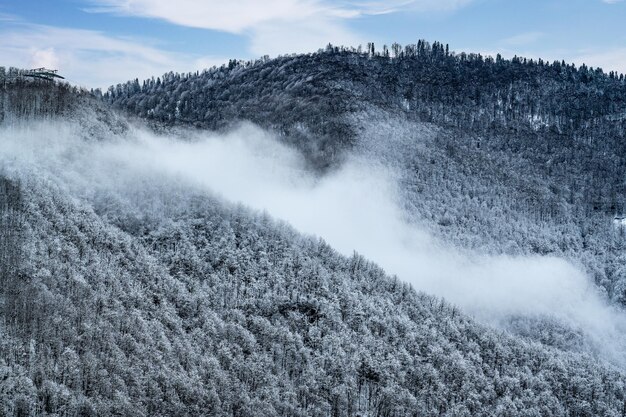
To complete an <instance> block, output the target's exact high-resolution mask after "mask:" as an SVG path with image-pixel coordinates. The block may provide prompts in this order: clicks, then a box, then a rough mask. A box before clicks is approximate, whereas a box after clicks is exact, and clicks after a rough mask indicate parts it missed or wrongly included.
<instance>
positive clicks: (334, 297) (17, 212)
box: [0, 41, 626, 417]
mask: <svg viewBox="0 0 626 417" xmlns="http://www.w3.org/2000/svg"><path fill="white" fill-rule="evenodd" d="M0 75H1V76H2V78H1V81H2V90H1V91H0V98H1V103H2V107H1V111H0V116H1V117H0V415H7V416H12V415H15V416H38V415H51V416H52V415H56V416H60V415H64V416H91V415H93V416H96V415H97V416H108V415H124V416H153V415H163V416H166V415H167V416H174V415H175V416H185V415H187V416H194V415H216V416H222V415H223V416H276V415H279V416H320V417H321V416H341V417H343V416H345V417H356V416H360V417H365V416H367V417H372V416H380V417H383V416H385V417H396V416H397V417H399V416H431V415H432V416H436V415H437V416H439V415H447V416H480V415H482V416H494V415H496V416H498V415H500V416H510V415H528V416H538V415H541V416H597V415H603V416H624V415H626V396H625V393H626V386H625V384H626V373H625V371H624V368H623V366H622V365H623V364H621V363H619V361H617V363H614V364H610V363H608V362H607V361H605V357H604V356H602V354H599V353H598V351H597V350H594V349H591V348H589V346H591V345H590V344H588V342H589V340H587V339H586V338H587V335H586V334H585V333H584V329H582V330H581V329H580V328H576V327H575V326H574V325H572V324H571V323H561V322H559V321H558V320H557V319H556V318H555V317H551V316H547V317H546V316H541V315H539V316H537V315H533V314H529V315H528V316H522V317H502V318H501V319H502V326H500V327H499V328H493V327H489V326H486V325H485V324H483V323H479V322H478V321H476V320H475V319H474V318H472V317H470V316H469V315H468V314H466V312H464V311H461V310H460V309H459V308H458V307H456V306H453V305H452V304H450V303H448V302H447V301H446V300H442V299H440V298H438V297H434V296H433V295H429V294H425V293H423V292H420V288H412V287H411V285H409V284H407V283H406V282H403V281H401V279H399V278H398V277H395V276H391V275H390V274H388V273H386V272H385V271H384V270H383V269H382V268H380V267H379V266H377V265H376V264H374V263H373V262H371V261H368V260H366V259H364V257H362V256H360V255H359V254H357V253H355V254H354V255H353V256H351V257H346V256H343V255H341V254H340V253H338V252H337V251H336V250H335V249H333V248H332V247H331V246H330V245H328V244H327V243H326V242H324V241H323V240H322V239H320V238H317V237H312V236H304V235H302V234H300V233H299V232H298V231H296V230H295V229H293V228H292V227H291V226H290V225H288V224H286V223H284V222H282V221H280V220H279V219H275V218H273V217H271V214H272V213H269V214H268V213H260V212H256V211H253V210H252V209H250V208H247V207H244V206H242V205H237V204H234V203H232V202H228V201H225V199H224V198H222V197H220V196H218V195H216V194H215V193H212V192H210V191H207V189H206V188H204V187H203V186H202V185H201V184H199V183H198V182H194V181H190V180H189V179H187V178H185V177H184V176H183V175H182V174H181V173H180V172H177V171H174V172H172V171H167V170H165V169H164V168H163V167H161V166H159V164H158V162H160V161H157V163H155V164H153V165H150V164H149V163H147V162H146V161H145V160H146V159H148V158H149V156H150V155H152V154H149V153H148V152H147V150H146V153H145V154H143V155H142V154H141V153H138V154H136V153H132V154H130V155H131V157H130V158H129V157H128V156H127V155H124V156H126V158H120V157H119V154H122V153H124V152H127V151H128V150H129V149H130V147H124V146H121V147H115V146H109V145H111V144H116V146H117V145H119V144H121V145H126V144H130V145H132V146H133V148H132V149H134V150H137V149H141V146H149V145H150V144H151V143H152V142H149V141H146V138H145V137H144V136H146V135H147V133H145V131H144V130H142V128H138V127H137V126H136V125H137V124H141V123H145V124H146V125H148V126H150V127H152V128H153V129H154V131H157V132H159V134H161V135H165V139H163V141H167V143H177V142H184V143H189V142H193V141H194V140H197V139H194V136H193V132H194V131H201V130H205V129H209V130H215V131H219V132H225V131H229V130H230V129H232V128H233V127H234V126H236V125H237V124H238V123H240V122H241V121H251V122H253V123H255V124H256V125H259V126H261V127H263V128H264V129H266V130H267V131H268V132H270V134H272V135H275V136H276V137H277V138H278V139H279V140H280V141H282V143H284V144H287V145H288V146H290V147H291V148H293V149H297V150H298V152H301V154H302V155H303V157H304V158H305V160H306V161H307V163H308V165H307V167H306V170H308V171H309V172H312V173H314V175H315V176H316V177H315V178H316V179H317V180H319V181H322V180H323V179H324V178H329V177H332V174H333V173H335V172H337V171H338V170H340V169H341V167H342V166H343V164H345V163H346V161H351V160H354V159H358V160H360V161H365V162H366V163H368V164H371V166H372V167H375V166H378V165H382V166H384V167H386V168H387V169H389V171H390V172H392V173H393V174H394V175H393V178H394V179H395V180H396V181H397V184H396V186H397V189H398V193H397V199H398V201H394V204H397V205H399V206H400V207H402V210H403V211H402V213H403V216H404V218H405V220H406V221H407V224H410V225H418V226H419V227H421V228H423V229H424V230H427V231H430V232H433V233H434V235H435V236H436V237H437V238H440V239H441V240H442V242H445V244H446V245H450V246H451V247H455V248H460V250H462V251H466V252H467V253H469V254H470V257H471V256H479V255H481V254H509V255H527V254H535V255H553V256H556V257H562V258H565V259H568V260H570V261H571V262H574V263H575V264H576V265H580V266H582V267H584V268H585V270H586V272H587V273H588V274H589V276H590V277H591V279H592V280H593V281H594V282H595V284H598V285H597V288H598V291H599V292H601V295H602V296H603V297H604V296H605V297H606V300H612V301H613V302H614V303H615V305H620V304H623V303H624V302H625V300H626V269H625V268H624V265H626V264H625V261H626V259H625V258H624V257H625V255H624V249H626V247H625V242H626V240H625V239H624V230H623V229H622V227H621V226H620V225H619V224H618V223H616V222H615V221H614V220H615V219H614V217H615V216H616V215H620V214H623V213H622V210H623V209H624V206H625V202H626V200H624V179H625V177H624V166H625V165H624V164H625V161H624V155H626V153H625V152H624V150H625V149H624V146H625V145H624V140H623V138H624V128H625V127H626V126H625V123H626V122H625V117H624V114H625V112H626V82H625V81H624V77H623V75H616V74H614V73H611V74H604V73H602V71H601V70H592V69H589V68H586V67H582V68H575V67H574V66H571V65H566V64H565V63H554V64H547V63H545V62H536V61H529V60H524V59H518V58H516V59H514V60H504V59H501V58H499V57H498V58H496V59H491V58H484V57H481V56H479V55H473V54H469V55H466V54H455V53H452V52H450V51H449V50H448V48H447V47H446V46H443V45H441V44H438V43H435V44H433V45H432V46H431V45H429V44H428V43H426V42H422V41H420V42H419V43H418V44H417V45H410V46H407V47H404V48H400V46H399V45H394V46H393V47H392V48H391V51H388V50H387V49H386V48H383V50H382V51H380V52H377V51H375V47H374V45H369V46H368V47H367V50H366V51H361V50H360V49H357V50H353V49H346V48H337V47H332V46H329V47H328V48H326V50H324V51H320V52H319V53H316V54H307V55H294V56H285V57H279V58H276V59H269V58H264V59H261V60H258V61H255V62H249V63H244V62H236V61H231V63H230V64H229V65H228V66H224V67H222V68H214V69H210V70H206V71H204V72H202V73H196V74H184V75H181V74H174V73H169V74H166V75H165V76H163V77H159V78H157V79H151V80H147V81H145V82H139V80H135V81H132V82H129V83H127V84H125V85H118V86H116V87H112V88H111V89H110V90H109V91H108V92H107V93H105V94H104V95H102V94H101V93H100V92H99V91H95V92H87V91H84V90H80V89H76V88H73V87H71V86H69V85H67V84H63V83H50V82H46V81H42V80H27V79H25V78H24V77H22V76H20V74H19V70H16V69H10V70H8V71H5V70H0ZM120 109H121V110H122V112H120V111H119V110H120ZM130 116H132V117H130ZM128 117H130V119H129V118H128ZM129 120H132V122H130V121H129ZM170 128H176V129H170ZM187 129H189V130H187ZM164 132H165V133H164ZM172 132H175V133H176V134H172ZM228 137H229V136H226V138H228ZM167 149H171V148H167ZM234 149H237V148H234ZM133 155H139V157H136V158H135V159H132V156H133ZM169 156H171V157H172V158H174V157H177V156H178V155H169ZM278 163H280V161H278ZM394 195H395V194H394ZM460 273H462V271H460ZM459 278H460V279H463V278H464V277H459ZM563 290H564V291H566V290H567V288H564V289H563ZM595 290H596V288H590V289H589V291H590V292H593V293H594V294H595ZM611 311H613V310H611ZM617 311H618V310H615V312H616V314H617ZM620 311H621V310H620ZM531 313H532V311H531ZM616 317H618V316H616ZM619 317H621V316H619ZM617 330H618V331H619V328H618V329H617ZM613 342H616V341H613ZM588 348H589V349H588ZM620 348H621V347H620ZM618 353H621V351H620V352H618Z"/></svg>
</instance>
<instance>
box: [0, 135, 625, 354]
mask: <svg viewBox="0 0 626 417" xmlns="http://www.w3.org/2000/svg"><path fill="white" fill-rule="evenodd" d="M0 163H1V164H2V165H3V166H5V167H13V168H15V167H18V168H19V167H30V168H36V169H38V170H41V171H42V172H47V173H49V174H50V175H52V176H55V177H56V178H60V179H61V180H63V181H65V182H66V183H67V186H68V187H69V188H72V187H78V186H80V187H93V188H94V190H97V188H98V187H102V186H103V184H105V185H106V187H115V186H116V183H118V182H119V181H120V180H123V181H134V180H136V179H137V178H149V177H150V176H151V175H152V174H153V173H155V172H158V173H159V174H167V175H169V176H173V177H176V178H179V179H183V180H184V181H186V182H189V183H190V184H193V185H194V186H199V187H204V188H206V190H207V191H210V192H212V193H216V194H219V195H220V196H222V197H223V198H224V199H226V200H229V201H232V202H241V203H243V204H245V205H247V206H250V207H252V208H255V209H258V210H265V211H267V212H268V213H269V214H271V215H272V216H274V217H276V218H280V219H283V220H285V221H287V222H289V223H290V224H292V225H293V226H294V227H295V228H296V229H298V230H300V231H302V232H304V233H307V234H314V235H317V236H320V237H322V238H323V239H324V240H326V241H327V242H328V243H329V244H330V245H331V246H333V247H334V248H336V249H337V250H339V251H340V252H342V253H343V254H345V255H351V254H352V253H353V251H355V250H356V251H357V252H359V253H360V254H362V255H364V256H365V257H366V258H368V259H371V260H373V261H375V262H377V263H378V264H379V265H381V266H382V267H383V268H384V269H385V270H386V271H388V272H389V273H392V274H396V275H398V277H399V278H401V279H402V280H405V281H407V282H410V283H411V284H412V285H413V286H414V287H415V288H416V289H417V290H422V291H425V292H427V293H431V294H435V295H438V296H442V297H445V298H446V299H447V300H449V301H450V302H452V303H454V304H456V305H458V306H460V307H462V308H463V309H464V311H466V312H467V313H469V314H471V315H473V316H474V317H476V318H477V319H479V320H481V321H483V322H485V323H489V324H492V325H503V323H506V322H507V320H508V319H509V318H510V317H520V316H521V317H530V318H535V317H549V318H551V319H554V320H558V321H559V322H561V323H565V324H567V325H568V326H571V327H572V328H574V329H575V330H580V331H581V332H582V333H583V334H584V335H586V336H587V337H588V339H589V341H590V342H591V343H592V345H593V346H594V348H595V349H597V351H599V352H600V353H601V354H602V355H603V356H604V357H605V358H607V359H610V360H612V361H617V362H620V363H622V364H626V350H625V349H626V348H625V346H626V343H625V342H626V325H625V324H626V315H625V314H624V313H623V312H621V311H619V310H618V309H616V308H614V307H612V306H609V305H607V304H606V303H605V301H604V300H603V299H602V298H601V297H600V296H599V295H598V293H597V292H596V290H595V288H594V286H593V285H592V284H591V281H590V279H589V277H587V276H586V275H585V274H584V273H583V272H582V271H581V270H579V269H578V268H576V267H575V266H574V265H572V264H570V263H568V262H566V261H564V260H562V259H557V258H554V257H539V256H537V257H509V256H483V255H479V254H475V253H466V252H463V251H461V250H458V249H455V248H451V247H446V246H445V245H443V244H442V243H441V242H440V241H438V240H437V239H436V238H434V237H433V236H431V235H429V234H428V233H427V232H425V231H424V230H420V229H419V228H417V227H416V226H415V225H412V224H407V223H406V222H405V221H404V220H403V219H404V216H403V213H402V210H401V209H400V208H399V207H400V205H399V204H398V201H399V200H398V199H399V198H400V197H399V193H398V190H397V188H396V180H395V174H394V172H392V171H390V170H388V169H386V168H385V167H383V166H380V165H378V164H375V163H373V162H371V161H368V160H365V159H356V158H355V159H352V160H348V161H347V162H346V163H345V165H344V166H343V167H341V168H340V169H339V170H338V171H336V172H333V173H331V174H328V175H326V176H324V177H317V176H315V175H313V174H311V173H310V172H308V171H306V170H305V169H304V168H303V167H304V166H305V164H304V163H303V160H302V158H301V156H300V155H299V154H297V153H296V152H295V151H293V150H291V149H289V148H287V147H285V146H283V145H281V144H280V143H278V142H277V141H276V140H275V139H274V138H273V137H272V136H271V135H270V134H268V133H266V132H263V131H262V130H260V129H258V128H256V127H253V126H249V125H246V126H242V127H241V128H239V129H237V130H235V131H233V132H231V133H230V134H227V135H215V134H210V133H197V132H190V133H189V134H188V135H186V137H185V138H184V140H181V139H180V138H178V139H177V138H171V137H164V136H157V135H155V134H152V133H150V132H147V131H141V130H137V131H134V132H132V133H131V134H130V135H129V137H128V138H112V140H111V141H107V142H106V143H104V142H89V141H85V140H83V139H81V138H80V137H79V134H78V132H77V131H76V129H75V128H74V127H73V126H72V125H69V124H60V123H57V124H49V123H48V124H47V123H42V124H37V125H33V126H30V127H13V128H4V129H2V130H1V131H0Z"/></svg>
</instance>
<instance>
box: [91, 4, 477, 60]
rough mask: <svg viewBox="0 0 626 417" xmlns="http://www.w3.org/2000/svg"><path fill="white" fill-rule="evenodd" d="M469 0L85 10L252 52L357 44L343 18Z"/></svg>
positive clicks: (137, 6) (437, 8)
mask: <svg viewBox="0 0 626 417" xmlns="http://www.w3.org/2000/svg"><path fill="white" fill-rule="evenodd" d="M471 1H472V0H410V1H407V0H391V1H386V2H382V1H349V0H339V1H330V0H265V1H263V2H260V1H258V0H233V1H223V0H207V1H195V0H178V1H176V2H172V1H171V0H91V2H90V3H91V5H92V7H90V8H87V9H86V10H87V11H90V12H98V13H113V14H118V15H123V16H134V17H143V18H152V19H159V20H164V21H167V22H170V23H173V24H176V25H180V26H187V27H194V28H202V29H209V30H216V31H223V32H229V33H235V34H241V35H245V36H248V37H249V39H250V49H251V52H252V53H254V54H256V55H264V54H270V55H275V54H277V53H287V52H302V51H312V50H316V49H317V48H320V47H323V46H324V45H325V44H327V43H328V42H331V43H334V44H340V43H344V44H351V45H354V44H357V43H361V42H365V41H366V40H367V37H366V36H363V35H361V34H359V33H357V32H355V31H353V30H351V29H350V28H349V26H348V25H347V21H348V20H350V19H355V18H358V17H362V16H367V15H379V14H388V13H394V12H398V11H413V12H419V11H422V12H426V11H428V12H432V11H452V10H455V9H458V8H460V7H463V6H465V5H467V4H468V3H470V2H471Z"/></svg>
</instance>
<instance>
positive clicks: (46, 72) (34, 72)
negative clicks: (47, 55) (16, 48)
mask: <svg viewBox="0 0 626 417" xmlns="http://www.w3.org/2000/svg"><path fill="white" fill-rule="evenodd" d="M58 72H59V71H58V70H55V69H48V68H34V69H31V70H26V71H24V72H22V74H21V75H22V77H29V78H39V79H41V80H46V81H54V80H55V79H60V80H64V79H65V77H62V76H60V75H59V74H58Z"/></svg>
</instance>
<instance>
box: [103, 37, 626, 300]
mask: <svg viewBox="0 0 626 417" xmlns="http://www.w3.org/2000/svg"><path fill="white" fill-rule="evenodd" d="M372 49H373V47H371V46H370V49H369V50H368V52H366V53H364V52H361V51H357V50H354V49H346V48H338V47H330V46H329V47H328V48H326V50H324V51H321V52H319V53H315V54H308V55H294V56H284V57H279V58H276V59H272V60H269V59H263V60H258V61H254V62H248V63H243V62H235V61H232V62H231V63H230V65H228V66H223V67H221V68H214V69H211V70H207V71H204V72H202V73H195V74H174V73H168V74H165V75H164V76H163V77H162V78H157V79H156V80H155V79H151V80H146V81H144V82H143V84H141V83H139V81H138V80H135V81H133V82H129V83H128V84H125V85H118V86H116V87H111V88H110V89H109V91H108V92H107V94H105V99H106V100H108V101H109V102H111V103H112V104H114V105H115V106H117V107H118V108H121V109H124V110H125V111H127V112H128V113H130V114H133V115H138V116H140V117H142V118H145V119H146V120H149V121H152V122H155V123H158V124H159V125H160V126H162V125H193V126H197V127H201V128H210V129H218V130H220V129H226V128H227V127H228V126H232V125H234V124H236V123H237V122H238V121H240V120H250V121H253V122H255V123H257V124H259V125H261V126H263V127H265V128H268V129H272V130H273V131H274V132H276V133H277V134H278V135H280V136H281V137H282V138H283V141H285V142H286V143H289V144H291V145H292V146H294V147H295V148H296V149H299V150H300V151H301V152H302V153H303V155H305V157H306V158H307V159H308V160H309V161H310V165H311V167H312V168H313V169H315V170H319V171H321V172H322V173H324V172H328V171H332V170H333V169H334V168H336V167H337V166H341V164H342V162H343V161H344V160H345V158H346V155H354V154H359V155H363V154H365V155H367V156H368V157H369V158H372V159H374V160H377V161H382V162H383V163H384V164H386V165H388V166H390V167H393V168H394V169H396V170H397V171H398V173H399V177H400V178H401V180H400V183H399V187H400V188H401V189H402V194H403V197H402V198H403V201H402V204H403V205H404V206H405V207H406V213H407V217H408V218H409V219H411V221H413V222H416V223H419V224H421V225H422V226H425V227H427V228H429V229H431V230H433V231H434V232H435V233H436V234H438V235H439V236H441V237H443V238H444V239H446V240H447V241H448V242H451V243H452V244H454V245H458V246H461V247H464V248H467V249H472V250H478V251H480V252H487V253H508V254H542V255H546V254H552V255H556V256H561V257H565V258H567V259H570V260H572V261H573V262H576V263H579V264H582V265H583V267H584V268H585V269H586V271H587V272H588V274H589V275H590V276H591V277H592V279H593V280H594V281H595V283H596V284H598V286H599V288H601V289H602V291H604V292H605V294H606V296H607V297H608V298H610V299H612V300H613V301H615V302H616V303H618V304H623V303H624V302H625V301H626V270H624V268H623V265H624V255H623V253H624V249H625V241H624V239H623V235H624V229H623V227H621V226H619V225H618V224H616V223H614V221H613V220H614V217H615V216H622V215H623V214H624V210H625V209H626V200H625V196H626V192H625V191H626V182H625V181H626V160H625V159H624V158H625V155H626V149H625V148H624V147H625V146H626V140H625V132H626V117H625V115H626V81H625V80H624V76H623V74H620V75H618V74H615V73H612V72H611V73H609V74H605V73H604V72H603V71H602V70H601V69H591V68H588V67H586V66H582V67H580V68H577V67H575V66H573V65H568V64H566V63H564V62H554V63H547V62H544V61H541V60H539V61H533V60H526V59H523V58H515V59H512V60H505V59H502V58H500V57H496V58H495V59H494V58H489V57H488V58H485V57H482V56H480V55H478V54H464V53H461V54H454V53H451V52H449V50H448V48H447V47H444V46H443V45H441V44H439V43H435V44H433V45H432V46H431V45H429V44H428V43H427V42H424V41H420V42H419V43H418V44H417V45H408V46H406V47H404V48H400V47H399V46H394V48H392V51H393V52H392V53H391V54H390V53H389V52H388V51H387V52H385V50H383V51H382V52H381V53H372Z"/></svg>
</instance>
